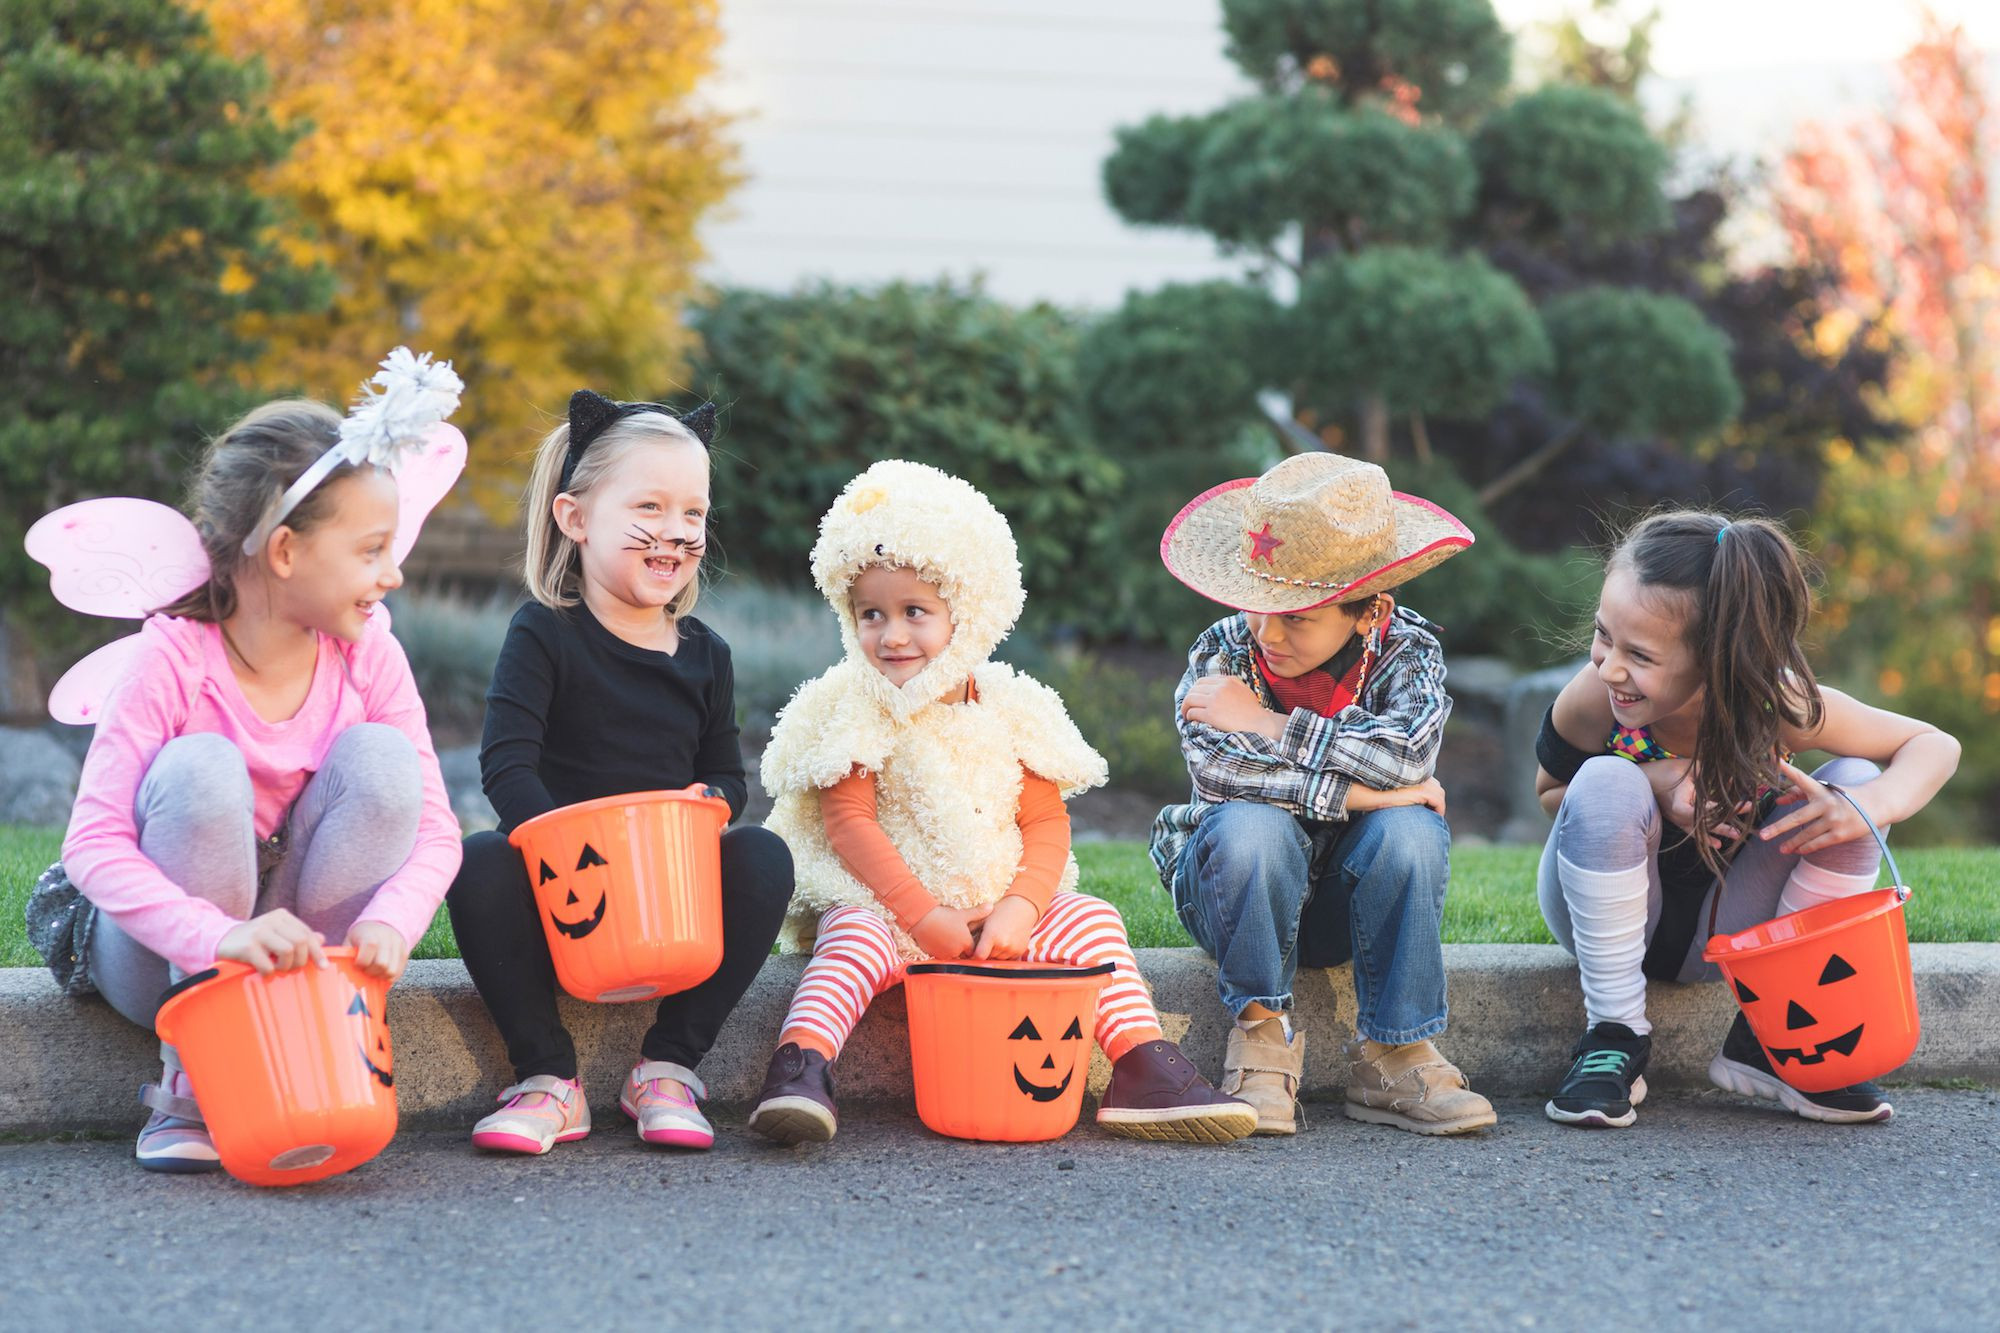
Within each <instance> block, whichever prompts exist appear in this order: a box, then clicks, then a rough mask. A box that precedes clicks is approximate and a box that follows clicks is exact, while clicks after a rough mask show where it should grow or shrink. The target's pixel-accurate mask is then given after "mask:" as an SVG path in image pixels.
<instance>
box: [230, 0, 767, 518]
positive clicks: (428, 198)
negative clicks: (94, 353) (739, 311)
mask: <svg viewBox="0 0 2000 1333" xmlns="http://www.w3.org/2000/svg"><path fill="white" fill-rule="evenodd" d="M198 3H199V7H200V8H201V9H203V10H204V11H205V12H206V13H207V14H208V17H209V20H210V22H211V23H212V24H213V25H214V29H215V33H216V37H217V39H218V41H219V42H220V43H221V44H222V46H223V47H224V49H225V50H228V51H230V52H231V53H233V54H235V55H238V56H253V55H254V56H259V57H261V58H262V59H263V61H264V64H265V65H266V67H267V68H268V69H269V70H270V71H271V72H272V97H271V107H272V110H273V112H274V113H275V115H276V117H277V118H278V119H279V120H280V121H285V122H289V121H303V122H307V123H309V124H310V125H311V127H312V129H311V133H310V134H308V135H307V136H306V137H305V138H304V139H303V140H302V141H301V142H300V144H299V145H298V147H297V148H296V149H294V150H293V152H292V154H291V156H290V157H288V158H287V159H286V160H285V161H284V162H283V163H282V164H280V165H279V166H278V167H276V168H274V169H273V170H272V171H271V172H270V173H269V177H268V181H267V186H268V188H269V189H271V190H272V191H273V192H274V193H277V194H279V195H282V196H284V197H286V198H287V199H288V200H289V201H291V202H292V203H293V204H294V205H295V206H296V208H297V210H298V211H299V212H301V213H303V215H304V216H305V218H306V219H307V220H308V222H309V223H310V224H311V226H312V233H311V234H310V235H309V236H308V237H306V238H302V239H298V240H295V241H294V242H293V244H294V246H295V249H296V253H297V254H298V255H299V257H301V258H311V259H318V260H321V261H323V262H324V263H326V264H327V265H328V266H330V267H331V268H332V269H333V270H334V272H335V273H336V275H337V277H338V290H337V295H336V296H335V299H334V302H333V306H332V308H331V310H329V311H327V312H326V313H324V314H320V315H310V316H300V317H297V318H286V319H279V320H276V321H273V322H271V323H269V324H268V326H266V327H260V328H259V329H258V330H257V332H258V333H259V335H260V336H262V337H264V338H265V339H267V340H268V342H269V343H270V346H271V351H270V354H269V357H268V359H267V361H266V362H265V363H264V366H263V367H262V370H263V373H264V375H265V377H266V378H268V379H269V380H271V381H273V382H276V383H286V384H303V385H305V386H306V387H307V388H308V389H310V390H311V391H312V392H314V393H317V394H320V395H323V396H326V397H329V398H333V399H334V400H336V401H338V400H339V399H341V398H343V397H345V396H346V395H347V394H348V393H350V392H352V390H353V386H354V384H355V383H356V382H357V381H358V380H359V378H360V376H361V375H362V374H363V373H364V372H365V371H366V369H367V368H368V367H369V366H370V365H371V363H372V362H373V361H374V360H375V359H376V358H378V357H380V356H381V355H382V353H383V352H384V351H385V350H386V349H387V348H389V347H390V346H392V345H394V344H396V343H399V342H408V343H411V344H413V345H415V346H418V347H423V348H430V349H434V350H435V351H436V352H437V353H438V354H439V355H440V356H443V357H450V358H452V359H453V360H455V361H456V363H457V366H458V369H459V371H460V372H461V373H462V374H463V375H464V376H465V380H466V383H467V385H468V386H469V387H468V392H467V395H466V403H465V408H464V410H463V411H462V413H461V415H460V417H459V418H458V419H459V420H460V421H461V422H462V423H463V424H464V426H465V431H466V435H467V437H468V439H469V440H470V442H471V446H472V460H473V474H472V475H473V477H474V478H475V483H476V493H477V494H478V495H479V496H480V497H481V498H482V499H484V500H485V501H487V502H488V503H495V502H504V501H505V500H506V499H510V498H511V494H512V489H513V486H512V483H513V482H514V481H515V480H516V479H517V478H518V476H519V475H520V469H521V466H522V461H523V460H522V456H523V455H524V454H525V453H526V452H527V451H528V450H530V449H531V447H532V445H533V442H534V440H535V439H536V438H537V436H538V435H539V433H540V432H541V431H543V430H545V429H547V427H548V425H549V424H550V423H551V422H552V421H553V420H554V418H553V417H552V416H550V415H549V414H551V413H560V411H561V410H562V405H563V403H564V402H565V401H566V400H567V398H568V396H569V393H570V391H571V390H572V389H574V388H576V387H577V386H578V385H582V384H591V385H599V386H602V387H603V388H605V389H606V390H607V391H609V392H612V393H615V394H618V395H619V396H621V397H625V396H640V395H652V394H660V393H665V392H668V391H669V390H670V389H671V388H672V387H673V385H674V383H675V376H676V374H677V372H678V371H679V369H680V367H681V365H682V357H683V353H684V351H685V349H686V348H687V346H688V344H689V341H690V335H689V334H688V332H687V331H686V329H685V328H684V327H683V325H682V323H681V319H680V310H681V306H682V305H683V303H684V302H685V301H686V299H687V298H688V296H689V295H690V293H691V292H692V290H693V289H694V287H695V285H696V283H695V277H694V265H695V262H696V260H697V259H698V258H699V256H700V248H699V245H698V243H697V241H696V236H695V228H696V224H697V223H698V222H699V220H700V219H701V218H702V217H703V215H704V214H706V213H707V212H708V210H709V209H710V208H712V207H713V206H714V205H715V204H716V202H717V201H718V200H720V199H721V198H722V196H723V195H724V193H725V192H726V191H727V190H728V189H729V187H730V186H731V185H732V184H733V182H734V175H733V168H732V150H731V149H730V147H729V146H728V145H727V143H726V142H725V141H724V139H723V137H722V134H721V129H722V121H721V119H720V117H718V116H717V115H715V114H714V113H712V112H710V111H706V110H704V109H702V108H701V107H699V106H698V105H697V104H696V103H695V102H694V101H693V99H692V97H691V94H692V93H693V90H694V89H695V87H696V86H697V84H698V83H699V82H700V80H701V79H702V78H703V77H704V76H706V75H707V74H708V73H709V71H710V70H711V69H712V67H713V65H714V57H715V47H716V41H717V32H716V23H715V16H716V3H715V0H592V2H591V3H587V4H585V3H573V2H571V0H536V2H535V3H523V2H522V0H331V2H329V0H313V2H308V0H198Z"/></svg>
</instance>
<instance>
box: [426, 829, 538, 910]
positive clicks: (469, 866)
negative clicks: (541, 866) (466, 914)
mask: <svg viewBox="0 0 2000 1333" xmlns="http://www.w3.org/2000/svg"><path fill="white" fill-rule="evenodd" d="M531 896H532V895H531V891H530V889H529V885H528V871H527V864H526V863H525V862H524V861H522V860H521V853H520V852H518V851H516V850H515V848H514V846H513V844H511V843H509V842H508V841H507V835H506V834H504V833H498V832H495V831H493V830H490V829H489V830H487V831H485V832H482V833H474V834H472V835H471V836H469V837H468V838H466V840H465V858H464V860H462V861H461V862H459V867H458V874H457V875H455V876H453V877H452V881H451V888H450V889H449V890H447V891H446V893H445V903H446V905H447V906H449V907H450V908H451V910H452V911H454V912H459V911H464V910H465V909H467V908H473V909H478V908H480V907H482V906H484V905H485V904H486V903H488V902H490V901H492V900H493V899H494V898H496V897H504V898H508V899H526V898H529V897H531Z"/></svg>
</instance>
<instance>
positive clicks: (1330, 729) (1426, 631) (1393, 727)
mask: <svg viewBox="0 0 2000 1333" xmlns="http://www.w3.org/2000/svg"><path fill="white" fill-rule="evenodd" d="M1435 628H1436V626H1434V625H1432V624H1431V623H1430V622H1429V621H1427V620H1425V619H1424V618H1423V617H1422V616H1420V615H1418V614H1417V613H1416V612H1414V611H1411V610H1408V609H1407V608H1405V607H1400V606H1399V607H1397V608H1396V613H1395V615H1394V616H1393V617H1392V618H1391V620H1390V622H1389V627H1388V630H1387V632H1386V633H1385V635H1384V647H1383V652H1382V655H1381V656H1380V657H1379V658H1377V659H1376V662H1375V665H1374V667H1373V669H1372V670H1371V671H1370V672H1369V674H1368V680H1367V683H1366V684H1365V685H1364V686H1363V688H1362V694H1361V698H1360V699H1359V700H1357V701H1356V702H1354V703H1352V704H1349V705H1348V706H1347V707H1346V708H1343V709H1341V710H1340V712H1339V713H1337V714H1335V715H1334V716H1333V717H1321V716H1320V715H1319V714H1317V713H1315V712H1312V711H1311V710H1310V709H1305V708H1296V709H1293V710H1292V715H1291V718H1290V719H1289V720H1288V721H1287V722H1286V723H1285V730H1284V733H1283V734H1282V735H1281V736H1280V737H1279V738H1278V739H1277V740H1275V741H1273V740H1269V739H1267V738H1265V737H1264V736H1260V735H1258V734H1256V733H1254V732H1244V731H1218V730H1217V729H1216V728H1214V727H1211V726H1208V725H1206V724H1205V723H1200V722H1190V721H1188V720H1187V719H1186V718H1184V717H1182V716H1181V701H1182V700H1183V699H1185V698H1186V697H1187V692H1188V690H1189V689H1190V688H1191V687H1192V686H1193V685H1194V683H1195V681H1197V680H1199V679H1201V678H1202V677H1203V676H1221V675H1229V676H1234V677H1236V678H1237V679H1238V680H1240V681H1243V682H1244V683H1245V684H1247V685H1248V686H1249V687H1250V688H1251V689H1252V690H1254V691H1255V692H1256V694H1257V698H1258V699H1259V701H1261V702H1262V703H1263V705H1264V707H1266V708H1268V709H1270V710H1271V711H1273V712H1276V711H1277V701H1276V700H1275V699H1274V698H1272V696H1271V690H1270V687H1269V686H1268V685H1266V684H1265V683H1264V680H1263V677H1262V676H1261V675H1260V674H1259V673H1258V671H1257V664H1256V660H1255V658H1254V657H1253V655H1252V647H1251V638H1250V626H1249V623H1248V622H1247V621H1246V620H1245V619H1244V617H1243V616H1242V615H1241V614H1237V615H1233V616H1230V617H1229V618H1228V619H1226V620H1218V621H1217V622H1216V623H1215V624H1213V625H1211V626H1209V627H1208V629H1206V630H1204V631H1203V632H1202V635H1201V637H1200V638H1199V639H1196V640H1195V643H1194V647H1193V648H1192V649H1190V650H1189V651H1188V668H1187V673H1186V674H1185V675H1183V676H1182V677H1181V683H1180V686H1179V688H1178V689H1176V690H1175V691H1174V721H1175V723H1176V725H1178V726H1179V728H1180V733H1181V753H1182V754H1183V755H1185V756H1186V758H1187V766H1188V776H1189V777H1191V778H1192V779H1193V780H1194V799H1193V800H1192V801H1191V802H1190V803H1189V804H1187V805H1170V806H1168V807H1167V808H1166V809H1164V810H1162V811H1161V812H1160V816H1159V818H1158V819H1156V820H1155V821H1153V845H1152V854H1153V865H1154V866H1155V867H1156V868H1157V869H1158V870H1159V872H1160V881H1161V883H1163V884H1165V885H1166V886H1167V888H1168V889H1170V890H1171V889H1172V888H1173V884H1174V874H1175V869H1176V867H1177V866H1178V865H1179V864H1180V858H1181V850H1182V848H1184V847H1185V846H1186V845H1187V840H1188V838H1189V836H1190V835H1192V834H1193V833H1194V829H1195V825H1197V824H1199V823H1200V822H1201V818H1202V816H1203V815H1205V814H1206V813H1208V811H1209V809H1210V808H1211V807H1212V806H1216V805H1220V804H1221V803H1222V802H1224V801H1263V802H1266V803H1267V804H1270V805H1275V806H1278V807H1279V808H1281V809H1284V810H1289V811H1291V812H1292V813H1293V814H1295V815H1299V816H1301V817H1303V818H1306V819H1323V820H1344V819H1346V818H1347V792H1348V788H1349V787H1351V786H1353V785H1354V784H1355V783H1357V782H1358V783H1360V784H1361V785H1362V786H1364V787H1373V788H1375V789H1377V790H1379V791H1386V790H1388V789H1390V788H1392V787H1409V786H1414V785H1415V784H1416V783H1419V782H1422V781H1423V780H1424V779H1426V778H1428V777H1430V776H1431V773H1432V771H1433V770H1434V769H1435V768H1436V767H1437V755H1438V746H1439V743H1440V742H1441V741H1442V740H1443V736H1444V724H1445V719H1446V718H1448V717H1450V716H1451V696H1450V695H1449V694H1446V693H1445V688H1444V650H1443V649H1442V648H1440V647H1439V646H1438V641H1437V637H1436V636H1435V635H1434V634H1433V633H1432V630H1434V629H1435Z"/></svg>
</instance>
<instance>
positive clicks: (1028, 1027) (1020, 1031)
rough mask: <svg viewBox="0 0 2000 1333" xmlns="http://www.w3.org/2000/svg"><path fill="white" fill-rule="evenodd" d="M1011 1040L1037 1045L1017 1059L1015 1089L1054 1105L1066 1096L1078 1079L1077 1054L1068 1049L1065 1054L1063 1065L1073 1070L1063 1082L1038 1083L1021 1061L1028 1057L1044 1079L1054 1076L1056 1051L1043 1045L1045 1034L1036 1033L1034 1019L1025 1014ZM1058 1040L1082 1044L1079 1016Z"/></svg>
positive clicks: (1016, 1026) (1066, 1074) (1009, 1039)
mask: <svg viewBox="0 0 2000 1333" xmlns="http://www.w3.org/2000/svg"><path fill="white" fill-rule="evenodd" d="M1007 1040H1008V1041H1024V1042H1033V1043H1035V1044H1034V1045H1032V1046H1030V1047H1028V1048H1027V1050H1026V1052H1025V1053H1024V1054H1016V1055H1015V1057H1014V1086H1015V1087H1017V1088H1019V1089H1020V1090H1021V1092H1022V1094H1023V1095H1024V1096H1027V1097H1031V1098H1033V1099H1034V1100H1035V1101H1038V1102H1052V1101H1054V1100H1055V1099H1056V1098H1058V1097H1060V1096H1062V1095H1063V1093H1065V1092H1067V1091H1069V1082H1070V1080H1071V1079H1073V1078H1075V1077H1076V1066H1077V1063H1078V1062H1077V1060H1076V1059H1075V1053H1074V1052H1073V1051H1068V1050H1065V1051H1064V1053H1063V1063H1064V1064H1066V1065H1067V1066H1068V1067H1069V1070H1068V1072H1067V1073H1065V1074H1064V1075H1063V1076H1062V1081H1061V1082H1059V1083H1054V1084H1049V1083H1037V1082H1035V1081H1034V1079H1031V1078H1029V1077H1028V1076H1027V1075H1026V1074H1023V1073H1022V1072H1021V1061H1022V1059H1023V1058H1024V1055H1025V1058H1026V1059H1027V1060H1028V1061H1029V1063H1031V1064H1033V1065H1034V1067H1035V1072H1036V1073H1037V1074H1038V1075H1039V1076H1040V1077H1042V1078H1049V1077H1053V1075H1054V1073H1055V1070H1056V1057H1055V1052H1054V1051H1052V1050H1050V1049H1049V1048H1048V1047H1047V1046H1046V1044H1044V1043H1043V1041H1042V1034H1041V1033H1040V1032H1039V1031H1037V1030H1036V1028H1035V1020H1034V1019H1033V1018H1031V1017H1028V1016H1027V1015H1025V1014H1024V1015H1022V1017H1021V1021H1020V1022H1019V1023H1018V1024H1016V1025H1015V1027H1014V1030H1013V1031H1012V1032H1010V1033H1008V1034H1007ZM1058 1040H1059V1041H1082V1040H1083V1024H1082V1022H1081V1021H1080V1020H1078V1019H1077V1018H1075V1017H1071V1019H1070V1020H1069V1027H1067V1028H1066V1029H1064V1030H1063V1034H1062V1036H1061V1037H1060V1038H1058ZM1038 1054H1039V1055H1040V1056H1041V1057H1042V1058H1041V1059H1040V1061H1036V1060H1035V1058H1034V1057H1035V1056H1036V1055H1038Z"/></svg>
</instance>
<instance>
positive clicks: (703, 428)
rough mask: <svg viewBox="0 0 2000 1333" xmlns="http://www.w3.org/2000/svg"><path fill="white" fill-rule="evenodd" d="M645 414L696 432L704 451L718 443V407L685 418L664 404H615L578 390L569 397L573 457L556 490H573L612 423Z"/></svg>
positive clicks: (698, 410)
mask: <svg viewBox="0 0 2000 1333" xmlns="http://www.w3.org/2000/svg"><path fill="white" fill-rule="evenodd" d="M641 412H660V413H664V414H665V415H667V416H669V417H672V418H673V419H674V420H675V421H678V422H680V423H681V424H682V425H683V426H686V427H687V428H688V429H689V430H690V431H693V432H694V437H695V438H696V439H697V440H700V441H701V447H702V448H704V449H706V448H708V446H709V445H710V444H712V443H714V441H715V404H714V403H703V404H702V405H701V406H700V407H697V408H695V409H694V410H693V411H691V412H688V413H687V414H685V415H683V414H681V413H679V412H676V411H674V410H673V409H672V408H671V407H667V406H665V405H664V404H661V403H615V402H613V401H611V400H610V399H609V398H606V397H605V396H604V395H603V394H601V393H592V392H591V391H590V390H588V389H578V390H577V391H576V392H575V393H573V394H571V395H570V396H569V453H568V454H567V455H566V456H565V457H564V458H563V469H562V482H561V484H559V485H558V486H557V487H556V490H557V491H558V492H562V491H567V490H568V489H569V482H570V477H571V476H572V475H574V474H575V472H576V465H577V463H579V462H580V461H582V459H583V455H584V451H585V450H587V449H589V448H590V446H591V444H592V442H594V441H595V440H596V439H597V437H598V436H600V435H602V434H604V432H605V429H606V428H607V427H609V426H610V425H611V423H612V422H614V421H619V420H622V419H623V418H625V417H629V416H636V415H637V414H639V413H641Z"/></svg>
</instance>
